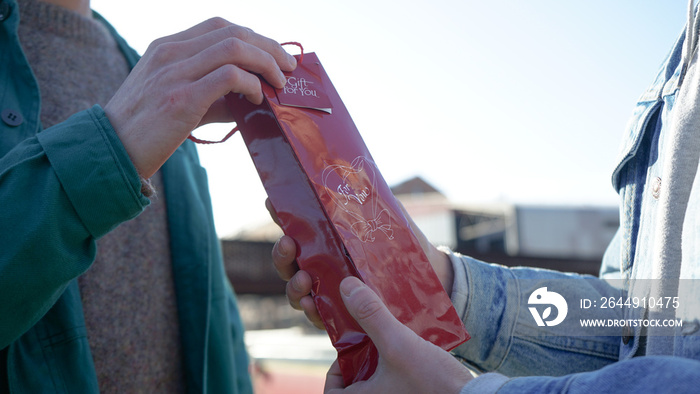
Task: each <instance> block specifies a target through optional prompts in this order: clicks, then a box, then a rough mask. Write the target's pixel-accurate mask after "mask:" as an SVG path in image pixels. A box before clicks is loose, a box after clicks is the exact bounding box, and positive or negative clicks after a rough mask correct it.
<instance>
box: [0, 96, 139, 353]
mask: <svg viewBox="0 0 700 394" xmlns="http://www.w3.org/2000/svg"><path fill="white" fill-rule="evenodd" d="M140 188H141V181H140V178H139V176H138V174H137V173H136V170H135V168H134V167H133V165H132V164H131V161H130V160H129V157H128V155H127V153H126V151H125V150H124V148H123V146H122V145H121V142H120V141H119V139H118V138H117V136H116V134H115V132H114V129H113V128H112V126H111V125H110V123H109V121H108V119H107V117H106V116H105V114H104V112H103V110H102V109H101V108H100V107H99V106H95V107H93V108H91V109H89V110H86V111H82V112H79V113H77V114H75V115H74V116H72V117H71V118H69V119H68V120H66V121H65V122H63V123H60V124H58V125H56V126H54V127H51V128H48V129H46V130H44V131H42V132H40V133H39V134H38V135H37V136H36V137H34V138H30V139H27V140H25V141H23V142H22V143H20V144H19V145H17V146H16V147H15V148H14V149H12V150H11V151H10V152H9V153H8V154H7V155H5V156H4V157H2V158H0V207H1V208H0V245H1V246H0V300H1V301H0V349H1V348H4V347H6V346H7V345H8V344H10V343H11V342H13V341H14V340H15V339H16V338H18V337H19V336H20V335H21V334H22V333H24V332H25V331H26V330H27V329H29V328H30V327H31V326H32V325H33V324H35V323H36V322H37V321H38V320H39V319H40V318H41V317H42V316H43V315H44V314H45V313H46V312H47V311H48V309H49V308H50V307H51V306H52V305H53V304H54V303H55V301H56V300H57V299H58V297H59V296H60V295H61V293H62V292H63V290H64V289H65V288H66V286H67V285H68V283H69V282H70V281H71V280H72V279H74V278H76V277H77V276H78V275H80V274H82V273H83V272H85V271H86V270H87V269H88V268H89V267H90V265H91V264H92V262H93V260H94V258H95V252H96V244H95V242H96V240H97V239H98V238H100V237H101V236H102V235H104V234H105V233H107V232H109V231H110V230H111V229H113V228H114V227H116V226H117V225H118V224H120V223H121V222H124V221H126V220H129V219H131V218H133V217H135V216H137V215H138V214H139V213H140V212H141V211H142V210H143V209H144V208H145V206H147V205H148V203H149V200H148V199H147V198H146V197H144V196H143V195H142V194H141V192H140Z"/></svg>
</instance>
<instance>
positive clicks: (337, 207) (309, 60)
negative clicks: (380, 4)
mask: <svg viewBox="0 0 700 394" xmlns="http://www.w3.org/2000/svg"><path fill="white" fill-rule="evenodd" d="M297 60H298V64H299V65H298V67H297V69H296V70H295V71H294V72H292V73H287V74H286V76H287V85H286V86H285V88H284V89H281V90H276V89H274V88H273V87H271V86H270V85H268V84H267V83H265V82H264V81H262V80H261V83H262V85H263V92H264V95H265V100H264V102H263V103H262V104H261V105H254V104H251V103H250V102H248V101H247V100H246V99H245V98H244V97H242V96H241V95H238V94H229V95H228V96H227V101H228V103H229V106H230V108H231V111H232V112H233V115H234V117H235V119H237V120H238V127H239V129H240V131H241V133H242V135H243V140H244V141H245V143H246V145H247V147H248V150H249V151H250V155H251V157H252V158H253V162H254V163H255V167H256V168H257V171H258V173H259V175H260V179H261V180H262V182H263V185H264V187H265V190H266V192H267V194H268V197H269V199H270V201H271V202H272V205H273V206H274V208H275V210H276V212H277V216H278V217H279V221H280V223H281V226H282V228H283V230H284V232H285V234H287V235H289V236H291V237H292V238H294V239H295V240H296V241H297V243H298V244H297V251H298V255H297V262H298V264H299V267H300V268H301V269H303V270H305V271H307V272H309V274H310V275H311V277H312V279H313V290H312V295H313V299H314V302H315V303H316V307H317V308H318V311H319V313H320V315H321V318H322V319H323V322H324V325H325V327H326V330H327V332H328V335H329V337H330V339H331V342H332V343H333V345H334V346H335V348H336V349H337V351H338V361H339V364H340V368H341V370H342V373H343V378H344V380H345V383H346V384H350V383H353V382H356V381H360V380H366V379H368V378H369V377H370V376H372V373H373V372H374V370H375V369H376V367H377V358H378V355H377V350H376V348H375V347H374V345H373V344H372V342H371V340H370V339H369V337H368V336H367V335H366V334H365V333H364V332H363V331H362V329H361V328H360V326H359V325H358V324H357V323H356V322H355V321H354V320H353V318H352V317H351V316H350V314H349V313H348V312H347V310H346V309H345V306H344V304H343V301H342V299H341V298H340V293H339V290H338V286H339V284H340V281H341V280H342V279H343V278H345V277H346V276H350V275H353V276H356V277H359V278H360V279H361V280H363V281H364V282H365V283H366V284H367V285H368V286H369V287H370V288H372V289H373V290H374V291H375V292H376V293H377V294H378V295H379V297H380V298H381V299H382V300H383V301H384V303H385V304H386V305H387V307H388V308H389V310H390V311H391V312H392V313H393V314H394V316H396V318H397V319H399V320H400V321H401V322H403V323H404V324H405V325H407V326H408V327H410V328H411V329H412V330H413V331H414V332H416V333H417V334H418V335H420V336H421V337H423V338H424V339H426V340H428V341H430V342H432V343H434V344H436V345H438V346H440V347H442V348H443V349H446V350H451V349H453V348H455V347H456V346H457V345H459V344H461V343H463V342H464V341H466V340H468V339H469V334H467V332H466V330H465V329H464V325H463V324H462V322H461V321H460V319H459V317H458V316H457V313H456V311H455V310H454V307H453V306H452V303H451V302H450V299H449V297H448V296H447V294H446V293H445V291H444V289H443V288H442V285H441V284H440V281H439V280H438V278H437V276H436V274H435V272H434V271H433V269H432V267H431V265H430V262H429V261H428V259H427V257H426V256H425V254H424V253H423V250H422V249H421V247H420V244H419V243H418V241H417V239H416V237H415V236H414V234H413V232H412V231H411V228H410V226H409V224H408V221H407V219H406V217H405V216H404V215H403V212H402V210H401V209H400V207H399V205H398V203H397V201H396V199H395V197H394V195H393V194H392V193H391V191H390V189H389V186H388V185H387V184H386V182H385V181H384V179H383V178H382V175H381V173H380V172H379V169H378V168H377V166H376V164H375V163H374V161H373V160H372V156H371V155H370V153H369V151H368V150H367V147H366V146H365V144H364V142H363V140H362V137H361V136H360V133H359V132H358V130H357V128H356V127H355V124H354V123H353V121H352V119H351V118H350V115H349V114H348V112H347V110H346V108H345V106H344V105H343V102H342V101H341V100H340V97H339V96H338V93H337V92H336V91H335V89H334V88H333V85H332V84H331V82H330V80H329V79H328V76H327V75H326V73H325V71H324V70H323V67H322V66H321V64H320V62H319V60H318V57H317V56H316V55H315V54H313V53H307V54H304V55H303V58H301V59H300V57H297ZM416 356H417V357H420V355H416Z"/></svg>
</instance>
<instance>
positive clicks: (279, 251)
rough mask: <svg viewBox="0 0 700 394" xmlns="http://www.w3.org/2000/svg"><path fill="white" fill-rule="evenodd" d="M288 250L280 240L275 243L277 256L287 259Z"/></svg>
mask: <svg viewBox="0 0 700 394" xmlns="http://www.w3.org/2000/svg"><path fill="white" fill-rule="evenodd" d="M287 253H288V250H287V248H286V247H285V246H284V242H282V241H281V240H279V241H277V254H279V255H280V256H281V257H287Z"/></svg>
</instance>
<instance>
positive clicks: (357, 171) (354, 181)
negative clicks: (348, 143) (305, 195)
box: [323, 156, 394, 242]
mask: <svg viewBox="0 0 700 394" xmlns="http://www.w3.org/2000/svg"><path fill="white" fill-rule="evenodd" d="M376 174H377V169H376V165H375V164H374V163H373V162H372V161H371V160H369V159H367V158H365V157H362V156H358V157H356V158H355V159H354V160H353V161H352V162H351V163H350V165H342V164H334V165H329V166H327V167H326V169H325V170H324V171H323V186H324V187H325V189H326V192H327V193H328V194H329V195H330V197H331V199H332V200H333V202H334V203H335V204H336V205H337V206H338V207H339V208H340V209H341V210H342V211H344V212H345V213H346V214H348V215H349V216H350V217H349V218H348V219H349V220H347V222H348V223H350V225H349V226H350V229H351V230H352V233H353V234H354V235H355V236H356V237H357V238H359V239H360V240H361V241H362V242H374V241H375V240H376V238H375V235H374V233H375V232H377V231H381V232H382V233H384V235H386V237H387V238H388V239H390V240H391V239H394V230H392V229H391V216H390V214H389V210H387V209H382V210H379V208H378V206H377V205H378V199H377V196H376V195H375V192H374V190H375V188H376Z"/></svg>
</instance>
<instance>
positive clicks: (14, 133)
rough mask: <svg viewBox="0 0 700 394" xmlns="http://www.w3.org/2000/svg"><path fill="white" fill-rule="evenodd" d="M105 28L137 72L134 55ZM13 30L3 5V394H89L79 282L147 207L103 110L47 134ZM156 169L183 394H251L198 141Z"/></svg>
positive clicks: (91, 375) (12, 7)
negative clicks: (103, 246) (118, 230)
mask: <svg viewBox="0 0 700 394" xmlns="http://www.w3.org/2000/svg"><path fill="white" fill-rule="evenodd" d="M95 17H96V18H98V19H99V20H101V21H102V22H104V20H102V19H101V18H100V17H99V15H95ZM104 23H105V26H106V27H107V28H108V29H109V30H110V31H111V32H112V34H113V36H114V38H115V40H116V41H117V43H118V44H119V46H120V48H121V50H122V52H123V54H124V56H125V57H126V59H127V60H128V61H129V62H130V64H131V66H132V67H133V66H134V64H135V63H136V62H137V61H138V56H137V54H136V52H135V51H133V50H132V49H131V48H129V47H128V45H127V44H126V43H125V42H124V40H123V39H122V38H121V37H119V36H118V35H117V33H116V32H115V31H114V30H113V29H112V28H111V26H109V25H108V24H107V23H106V22H104ZM18 24H19V12H18V9H17V3H16V2H15V0H0V113H1V116H0V367H4V368H3V370H0V391H2V392H4V391H5V390H7V389H9V390H10V392H12V393H54V392H55V393H96V392H98V384H97V376H96V373H95V369H94V365H93V361H92V355H91V352H90V346H89V343H88V338H87V332H86V328H85V321H84V317H83V310H82V303H81V299H80V292H79V289H78V285H77V281H76V278H77V277H78V276H79V275H81V274H82V273H83V272H84V271H85V270H87V269H88V268H89V267H90V265H91V264H92V262H93V260H94V258H95V252H96V242H95V241H96V239H98V238H99V237H101V236H102V235H104V234H105V233H107V232H108V231H110V230H111V229H113V228H114V227H116V226H117V225H118V224H120V223H121V222H124V221H126V220H129V219H131V218H132V217H134V216H136V215H138V214H139V213H140V212H141V211H142V210H143V209H144V208H145V206H146V205H148V204H149V200H148V199H147V198H146V197H144V196H143V194H142V193H141V181H140V178H139V176H138V174H137V172H136V169H135V168H134V166H133V164H132V163H131V161H130V159H129V156H128V155H127V153H126V151H125V149H124V147H123V146H122V144H121V142H120V140H119V138H118V137H117V135H116V133H115V131H114V129H113V127H112V125H111V124H110V122H109V119H107V117H106V115H105V113H104V111H103V110H102V108H100V107H99V106H97V105H96V106H94V107H92V108H90V109H87V110H85V111H81V112H79V113H77V114H75V115H73V116H72V117H71V118H69V119H67V120H66V121H64V122H62V123H59V124H57V125H55V126H52V127H49V128H46V129H42V126H41V124H40V122H39V108H40V104H41V103H40V95H39V89H38V87H37V83H36V80H35V79H34V75H33V73H32V70H31V68H30V66H29V64H28V63H27V60H26V58H25V56H24V53H23V51H22V48H21V46H20V43H19V40H18V37H17V28H18ZM162 171H163V180H164V184H165V187H164V190H163V191H162V192H163V193H165V195H166V197H167V201H168V206H167V210H168V229H169V233H170V240H171V242H170V247H171V255H172V260H173V261H172V265H173V276H174V281H175V289H176V297H177V308H178V318H179V323H180V326H181V329H180V332H181V341H182V348H183V352H182V353H183V356H184V360H183V366H184V371H185V381H186V386H187V389H188V392H193V393H198V392H213V393H240V392H244V393H248V392H252V385H251V381H250V377H249V375H248V357H247V354H246V350H245V345H244V343H243V325H242V323H241V320H240V317H239V314H238V309H237V304H236V299H235V296H234V295H233V292H232V289H231V287H230V285H229V283H228V280H227V279H226V276H225V272H224V267H223V259H222V255H221V249H220V244H219V240H218V237H217V236H216V232H215V230H214V225H213V216H212V211H211V201H210V199H209V192H208V186H207V178H206V173H205V171H204V169H203V168H202V167H201V166H200V165H199V159H198V157H197V151H196V149H195V146H194V144H193V143H191V142H190V141H186V142H185V143H184V144H183V145H182V146H180V147H179V148H178V149H177V151H176V152H175V153H174V154H173V155H172V156H171V158H170V159H169V160H168V161H167V162H166V163H165V165H164V166H163V168H162Z"/></svg>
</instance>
